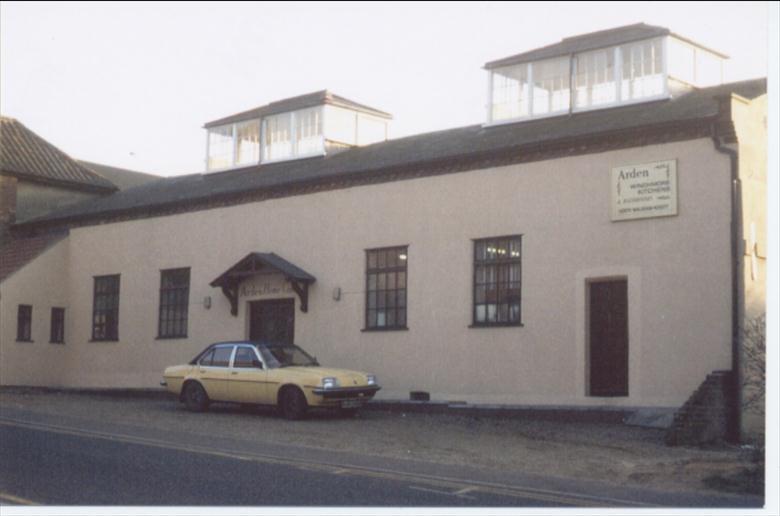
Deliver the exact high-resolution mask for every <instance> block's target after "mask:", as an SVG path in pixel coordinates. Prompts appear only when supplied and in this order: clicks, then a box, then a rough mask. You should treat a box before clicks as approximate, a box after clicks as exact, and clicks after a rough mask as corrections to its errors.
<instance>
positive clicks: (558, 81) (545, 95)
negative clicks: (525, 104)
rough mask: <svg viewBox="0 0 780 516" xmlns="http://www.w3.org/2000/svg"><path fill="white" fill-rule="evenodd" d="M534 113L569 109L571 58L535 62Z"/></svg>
mask: <svg viewBox="0 0 780 516" xmlns="http://www.w3.org/2000/svg"><path fill="white" fill-rule="evenodd" d="M532 66H533V70H532V75H533V81H534V88H533V92H534V94H533V99H532V102H531V111H532V114H534V115H545V114H549V113H558V112H561V111H568V110H569V75H570V71H569V58H568V57H562V58H556V59H547V60H545V61H538V62H536V63H533V65H532Z"/></svg>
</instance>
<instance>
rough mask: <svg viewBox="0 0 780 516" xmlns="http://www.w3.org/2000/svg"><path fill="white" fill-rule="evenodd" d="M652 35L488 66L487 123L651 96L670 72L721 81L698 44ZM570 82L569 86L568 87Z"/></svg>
mask: <svg viewBox="0 0 780 516" xmlns="http://www.w3.org/2000/svg"><path fill="white" fill-rule="evenodd" d="M665 41H667V40H664V39H663V38H655V39H649V40H644V41H638V42H633V43H629V44H625V45H616V46H611V47H607V48H600V49H597V50H588V51H585V52H579V53H576V54H571V55H568V56H561V57H555V58H551V59H543V60H538V61H532V62H526V63H517V64H512V65H505V66H501V67H496V68H492V69H490V85H491V86H490V90H489V95H490V111H489V113H488V122H501V121H505V120H515V119H523V118H533V117H539V116H549V115H551V114H556V113H567V112H568V111H570V110H571V111H582V110H588V109H594V108H599V107H607V106H613V105H619V104H622V103H631V102H636V101H638V100H645V99H646V100H653V99H657V98H660V97H662V96H663V95H665V94H666V93H667V81H666V79H667V77H666V75H667V70H666V69H665V66H666V65H665V61H668V63H669V70H668V75H669V76H671V77H675V78H678V79H681V80H684V81H685V82H689V83H691V84H695V85H710V84H717V83H718V82H720V78H721V72H722V59H720V58H719V57H718V56H717V55H715V54H713V53H712V52H709V51H707V50H705V49H701V48H699V47H694V46H691V45H689V46H687V47H686V45H687V44H683V43H682V42H677V43H675V40H674V39H673V38H671V39H669V40H668V41H670V43H669V52H670V55H669V56H667V57H666V58H665V57H664V52H665V43H664V42H665ZM570 84H571V87H570Z"/></svg>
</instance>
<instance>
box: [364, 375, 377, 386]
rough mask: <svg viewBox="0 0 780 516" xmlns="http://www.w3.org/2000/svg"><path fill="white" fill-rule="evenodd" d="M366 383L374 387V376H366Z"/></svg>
mask: <svg viewBox="0 0 780 516" xmlns="http://www.w3.org/2000/svg"><path fill="white" fill-rule="evenodd" d="M366 382H368V385H376V375H373V374H367V375H366Z"/></svg>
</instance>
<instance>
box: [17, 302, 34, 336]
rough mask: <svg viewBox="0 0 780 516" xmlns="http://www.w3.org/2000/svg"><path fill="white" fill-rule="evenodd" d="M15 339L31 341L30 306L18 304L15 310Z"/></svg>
mask: <svg viewBox="0 0 780 516" xmlns="http://www.w3.org/2000/svg"><path fill="white" fill-rule="evenodd" d="M16 340H18V341H20V342H30V341H32V306H30V305H19V309H18V311H17V312H16Z"/></svg>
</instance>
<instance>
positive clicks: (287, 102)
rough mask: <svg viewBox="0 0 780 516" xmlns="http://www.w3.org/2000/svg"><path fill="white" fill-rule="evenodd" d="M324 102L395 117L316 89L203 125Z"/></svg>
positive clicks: (228, 122) (251, 117)
mask: <svg viewBox="0 0 780 516" xmlns="http://www.w3.org/2000/svg"><path fill="white" fill-rule="evenodd" d="M322 104H331V105H333V106H339V107H345V108H348V109H353V110H355V111H360V112H363V113H368V114H369V115H374V116H378V117H381V118H393V116H392V115H391V114H390V113H385V112H384V111H380V110H378V109H374V108H372V107H369V106H366V105H365V104H359V103H357V102H355V101H353V100H349V99H347V98H344V97H341V96H339V95H336V94H335V93H331V92H330V91H328V90H321V91H315V92H314V93H307V94H306V95H299V96H297V97H290V98H288V99H283V100H277V101H276V102H271V103H270V104H266V105H265V106H260V107H256V108H254V109H250V110H248V111H243V112H241V113H236V114H235V115H230V116H227V117H224V118H220V119H219V120H212V121H211V122H207V123H206V124H205V125H204V126H203V127H206V128H209V127H215V126H218V125H224V124H230V123H233V122H241V121H243V120H253V119H256V118H261V117H264V116H269V115H274V114H276V113H286V112H289V111H295V110H298V109H304V108H307V107H314V106H320V105H322Z"/></svg>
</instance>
